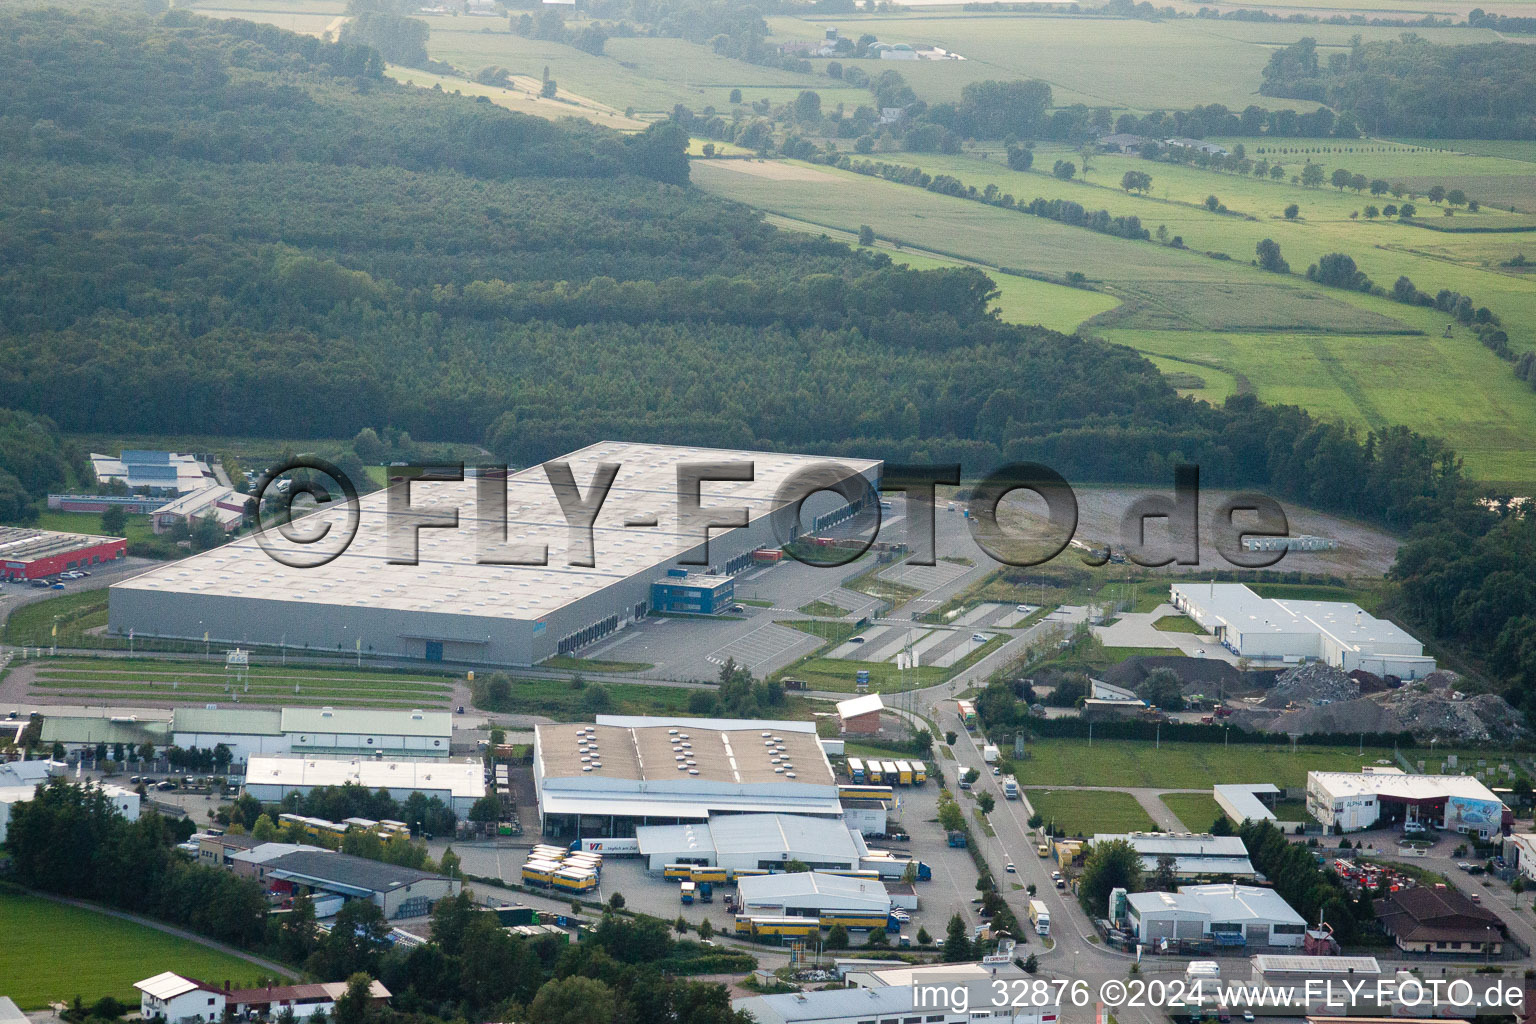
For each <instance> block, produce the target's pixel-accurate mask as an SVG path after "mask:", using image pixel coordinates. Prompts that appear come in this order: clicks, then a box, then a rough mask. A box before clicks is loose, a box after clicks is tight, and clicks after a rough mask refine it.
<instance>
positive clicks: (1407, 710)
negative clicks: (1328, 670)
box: [1375, 683, 1532, 744]
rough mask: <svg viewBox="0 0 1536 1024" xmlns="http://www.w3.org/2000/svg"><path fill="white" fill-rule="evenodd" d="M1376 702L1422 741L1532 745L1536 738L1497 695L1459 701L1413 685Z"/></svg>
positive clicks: (1471, 696) (1447, 693) (1446, 692)
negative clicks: (1530, 741) (1436, 738)
mask: <svg viewBox="0 0 1536 1024" xmlns="http://www.w3.org/2000/svg"><path fill="white" fill-rule="evenodd" d="M1375 700H1376V701H1377V702H1378V703H1380V704H1381V706H1382V707H1383V708H1385V709H1386V710H1387V711H1389V712H1390V713H1391V714H1392V715H1393V717H1395V718H1397V719H1398V720H1399V721H1401V722H1402V728H1404V729H1406V730H1408V731H1409V732H1411V733H1413V734H1414V736H1416V737H1419V738H1421V739H1427V738H1429V737H1431V736H1434V737H1438V738H1440V739H1441V740H1445V741H1454V742H1458V743H1469V744H1470V743H1495V744H1510V743H1524V742H1528V741H1529V740H1530V739H1531V736H1532V733H1531V729H1530V727H1529V726H1527V725H1526V724H1525V719H1524V718H1523V717H1522V716H1521V714H1520V713H1519V712H1518V711H1516V710H1515V709H1514V708H1512V707H1510V705H1509V702H1508V701H1506V700H1505V699H1504V698H1503V697H1500V696H1498V695H1497V694H1493V693H1477V694H1469V695H1467V696H1466V697H1464V698H1462V699H1461V700H1456V699H1455V698H1454V696H1453V691H1450V690H1443V689H1429V688H1427V687H1425V686H1423V684H1422V683H1409V684H1408V685H1406V686H1404V687H1403V688H1402V689H1399V690H1393V691H1392V692H1391V693H1384V694H1381V695H1380V696H1378V697H1376V698H1375Z"/></svg>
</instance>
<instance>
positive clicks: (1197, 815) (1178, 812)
mask: <svg viewBox="0 0 1536 1024" xmlns="http://www.w3.org/2000/svg"><path fill="white" fill-rule="evenodd" d="M1158 799H1159V800H1161V801H1162V802H1163V803H1164V805H1166V806H1167V808H1168V809H1169V810H1170V811H1172V812H1173V813H1174V815H1175V816H1177V817H1178V819H1179V820H1180V821H1182V822H1183V823H1184V829H1185V831H1187V832H1209V831H1210V830H1211V825H1213V824H1214V823H1215V822H1216V819H1217V818H1221V817H1225V815H1224V814H1223V812H1222V810H1221V808H1220V807H1218V806H1217V805H1216V798H1215V797H1214V796H1212V795H1211V794H1209V793H1164V794H1163V795H1162V796H1160V797H1158Z"/></svg>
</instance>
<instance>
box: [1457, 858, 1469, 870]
mask: <svg viewBox="0 0 1536 1024" xmlns="http://www.w3.org/2000/svg"><path fill="white" fill-rule="evenodd" d="M1456 866H1457V867H1458V868H1460V869H1461V870H1463V871H1471V870H1472V865H1471V864H1468V863H1467V862H1466V861H1464V860H1459V861H1457V862H1456Z"/></svg>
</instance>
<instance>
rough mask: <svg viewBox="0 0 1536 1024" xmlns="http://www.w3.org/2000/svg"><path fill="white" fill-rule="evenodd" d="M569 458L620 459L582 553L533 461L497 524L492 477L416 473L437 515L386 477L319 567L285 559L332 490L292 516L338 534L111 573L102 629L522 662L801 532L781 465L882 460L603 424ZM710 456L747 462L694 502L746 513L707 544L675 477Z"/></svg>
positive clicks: (332, 521)
mask: <svg viewBox="0 0 1536 1024" xmlns="http://www.w3.org/2000/svg"><path fill="white" fill-rule="evenodd" d="M564 461H565V462H567V463H569V465H570V469H571V473H572V476H573V479H574V481H575V483H576V485H577V487H578V488H579V489H580V491H581V493H582V494H583V495H587V496H588V497H590V488H591V487H592V486H593V480H594V479H595V477H596V475H597V473H598V467H599V466H600V465H601V464H604V463H616V464H618V466H619V469H618V471H617V475H616V476H615V478H614V482H613V485H612V488H611V489H610V490H609V492H608V495H607V497H606V499H605V500H604V502H603V504H602V507H601V510H600V511H599V513H598V515H597V518H596V520H595V522H594V525H593V528H592V533H591V537H592V545H591V550H590V552H588V551H586V550H584V548H585V541H584V540H583V539H581V538H582V536H583V535H582V531H579V530H572V529H571V528H570V527H569V525H568V523H567V520H566V517H565V514H564V512H563V511H562V510H561V506H560V502H559V500H558V499H557V497H556V494H555V490H554V487H553V486H552V484H551V482H550V476H549V474H548V473H547V472H546V470H545V468H544V467H543V466H535V467H533V468H531V469H525V470H522V471H520V472H516V473H511V474H509V475H507V476H506V477H505V479H504V484H505V488H504V494H503V497H504V499H505V504H506V508H505V520H506V524H507V525H506V530H505V534H504V535H503V533H502V531H501V530H500V529H499V525H500V524H499V523H498V522H496V519H497V516H496V513H495V511H494V510H492V509H488V508H482V507H481V503H480V502H479V500H478V492H477V488H478V487H480V486H481V485H486V486H488V487H490V488H492V489H493V490H496V489H497V488H495V485H494V483H493V480H494V478H485V477H476V478H472V479H466V480H463V481H451V482H450V481H417V482H415V483H413V484H412V487H411V493H410V498H411V503H412V507H413V508H417V509H421V508H426V507H430V508H431V511H432V513H433V516H432V517H428V516H427V515H426V514H425V513H422V512H415V513H400V514H397V515H392V514H391V513H390V511H389V507H388V500H389V498H388V492H387V491H377V492H375V493H373V494H369V495H365V496H364V497H363V498H362V499H361V509H360V515H359V520H358V522H359V526H358V528H357V530H356V536H355V537H354V538H353V539H352V541H351V543H350V545H349V546H347V547H346V548H345V550H344V551H342V553H341V554H340V555H339V556H337V557H335V558H334V559H332V560H331V561H329V562H326V563H325V564H324V565H319V566H317V567H314V568H294V567H291V565H292V564H293V563H295V562H296V561H298V562H300V563H301V564H302V562H303V561H304V560H313V556H314V555H316V554H317V553H319V552H320V551H322V550H327V549H326V544H327V543H335V544H336V545H337V546H339V540H340V538H343V537H345V536H348V535H350V534H351V532H352V531H351V530H349V529H348V525H347V523H348V519H349V511H348V510H347V509H346V508H345V507H341V506H342V505H344V503H338V507H331V508H327V509H325V510H323V511H319V512H316V513H314V514H313V515H312V516H310V517H308V518H306V519H304V520H302V521H301V522H302V527H303V529H302V532H304V533H306V534H311V535H312V531H318V529H319V528H320V527H321V525H322V524H323V525H325V526H328V527H329V529H330V531H331V533H330V536H331V537H333V538H336V540H335V541H330V540H327V541H325V542H322V543H321V544H318V545H295V544H291V543H289V542H287V541H286V540H284V539H282V538H281V537H280V536H279V535H278V533H277V531H276V530H269V531H268V540H269V543H271V544H272V545H273V546H274V548H276V549H277V550H278V551H279V552H280V553H282V554H284V555H285V558H286V560H287V561H288V562H289V563H290V564H287V565H285V564H283V563H282V562H279V561H277V560H275V559H274V558H273V557H271V556H270V555H269V554H268V553H267V552H266V551H264V550H263V549H262V547H261V545H260V544H259V543H258V541H257V539H256V538H255V537H254V536H253V537H246V538H243V539H239V540H236V541H234V542H233V543H231V544H227V545H225V546H223V547H220V548H215V549H213V550H211V551H205V552H203V553H201V554H198V555H193V556H192V557H191V558H186V559H183V560H181V561H179V562H175V563H173V564H171V565H167V566H164V567H163V568H158V569H153V570H151V571H149V572H146V573H144V574H143V575H140V576H136V577H134V578H133V579H131V580H127V581H125V582H122V583H117V584H114V585H113V587H112V589H111V600H110V613H109V620H110V623H109V624H110V628H111V630H112V632H113V633H116V634H119V635H127V634H128V633H129V631H130V630H131V631H133V632H134V633H135V634H136V635H138V636H151V637H174V638H179V639H193V640H199V641H201V640H203V639H204V637H205V636H207V637H210V638H211V639H212V640H213V641H215V642H219V643H235V644H241V645H251V644H261V645H271V646H284V647H292V648H296V649H300V650H303V649H311V650H329V651H345V652H353V651H356V652H357V653H359V654H373V655H385V656H390V657H405V658H421V659H425V660H427V661H453V662H461V663H479V664H497V665H531V664H534V663H537V662H540V661H543V660H544V659H546V658H549V657H552V656H554V655H557V654H564V653H566V652H568V651H572V650H575V649H577V648H578V647H581V646H582V645H584V644H586V643H590V642H591V641H593V640H596V639H598V638H600V637H602V636H606V635H608V634H609V633H612V632H613V631H614V630H616V629H621V628H623V627H624V626H625V625H627V624H629V623H632V622H634V621H635V620H636V619H638V618H642V617H644V616H645V615H646V614H647V613H648V612H649V610H650V608H651V600H652V586H653V584H662V585H663V586H670V585H672V584H675V583H676V578H675V577H674V576H669V575H668V573H669V571H674V572H675V571H692V572H706V573H708V574H713V575H716V576H728V575H730V574H731V573H734V572H737V571H740V570H741V569H742V568H745V567H746V566H747V565H748V564H750V562H751V555H752V552H753V551H754V550H756V549H757V548H760V547H764V546H770V545H777V544H780V543H781V542H782V539H789V538H793V537H794V536H796V535H797V533H798V529H797V522H796V515H797V513H798V512H799V511H800V510H799V506H798V503H797V502H796V501H792V500H787V499H785V500H781V499H780V497H779V496H778V492H779V489H780V487H781V485H783V484H784V483H785V482H786V481H787V480H789V478H790V477H791V476H793V475H795V474H797V473H799V472H801V471H803V470H809V469H811V468H812V467H821V468H825V470H826V471H827V472H828V473H829V474H831V475H832V476H835V477H836V478H837V479H839V480H842V481H845V482H847V483H848V484H850V485H851V486H850V489H856V490H862V484H859V483H858V478H860V477H862V478H863V479H864V480H865V481H867V482H868V483H869V484H870V486H872V487H878V483H879V477H880V468H881V464H880V463H879V462H871V461H868V460H859V459H843V460H837V461H832V460H827V459H821V458H816V457H812V456H806V455H784V454H777V453H768V452H743V451H722V450H719V449H713V448H681V447H670V446H665V445H653V444H629V443H619V442H611V441H609V442H602V443H599V444H594V445H591V446H589V447H587V448H583V449H582V450H581V451H578V452H575V453H573V454H571V455H569V456H567V457H566V458H565V460H564ZM721 462H737V463H745V464H750V466H751V479H748V480H704V481H703V482H702V483H701V484H700V485H699V503H700V505H701V506H702V507H703V508H704V509H705V510H706V511H708V512H709V513H710V514H711V516H712V517H719V516H722V515H729V514H730V512H731V510H740V513H744V515H745V519H746V525H745V526H742V527H737V528H731V529H721V528H716V529H714V530H712V531H711V533H710V539H709V543H708V545H707V549H706V545H705V544H703V543H701V542H700V530H701V528H699V527H691V528H684V526H682V525H681V520H682V516H680V512H681V505H680V501H679V494H678V492H679V489H680V483H679V476H680V472H681V471H682V470H683V469H684V467H686V466H688V465H699V464H709V463H721ZM863 497H866V498H867V492H865V493H864V495H863ZM843 501H844V499H842V498H838V497H836V496H835V495H828V494H822V495H818V497H817V498H816V499H813V502H814V503H815V506H814V507H820V504H821V503H823V502H827V503H828V504H827V508H828V509H832V508H836V507H837V506H838V505H839V504H840V503H842V502H843ZM812 507H813V506H812V505H809V504H808V505H807V508H808V509H810V508H812ZM453 511H456V512H457V516H458V522H459V524H460V525H458V526H456V527H452V528H436V527H435V524H436V523H438V522H440V521H441V517H440V516H439V515H438V513H443V514H446V513H449V512H453ZM486 524H490V525H489V526H487V525H486ZM413 530H414V532H415V536H416V543H417V544H418V545H419V548H418V556H417V561H416V563H415V564H398V563H397V562H396V561H393V560H392V559H395V558H396V556H397V551H396V550H395V549H392V548H391V545H390V543H389V541H388V534H389V533H391V532H399V533H404V534H409V533H410V532H412V531H413ZM487 531H489V533H487ZM573 536H574V537H575V538H577V539H576V540H573ZM487 539H489V540H491V541H494V542H496V543H502V542H507V543H510V544H515V545H525V546H526V545H531V546H535V547H539V546H542V547H543V548H545V549H546V551H547V564H545V565H507V564H481V561H480V550H481V544H482V543H484V542H486V541H487ZM575 545H580V546H579V547H578V546H575ZM706 554H707V559H706ZM509 557H510V556H509ZM518 557H526V555H523V554H520V555H518ZM572 561H576V562H586V563H590V564H576V565H572V564H570V563H571V562H572ZM669 580H670V581H671V583H667V582H666V581H669Z"/></svg>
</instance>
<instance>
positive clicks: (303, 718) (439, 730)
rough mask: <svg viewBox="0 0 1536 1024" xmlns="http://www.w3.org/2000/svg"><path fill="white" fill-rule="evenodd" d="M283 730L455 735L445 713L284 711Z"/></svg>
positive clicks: (365, 710) (298, 709) (338, 709)
mask: <svg viewBox="0 0 1536 1024" xmlns="http://www.w3.org/2000/svg"><path fill="white" fill-rule="evenodd" d="M282 731H283V732H298V733H349V734H350V733H367V734H373V735H376V736H377V735H383V736H452V735H453V716H452V715H451V714H449V713H448V712H446V711H420V710H416V711H379V710H374V709H371V708H283V716H282Z"/></svg>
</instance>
